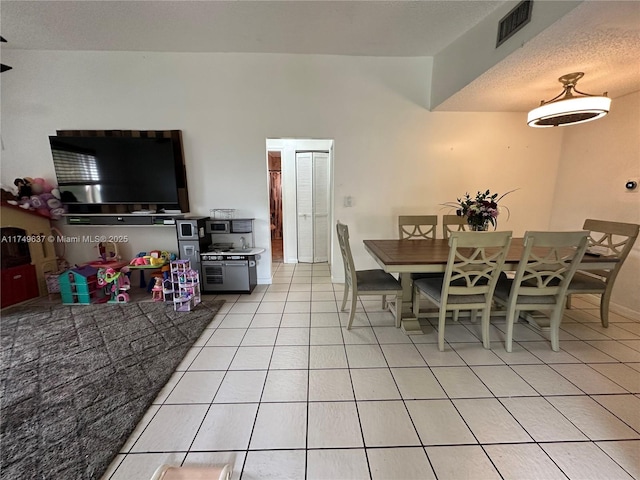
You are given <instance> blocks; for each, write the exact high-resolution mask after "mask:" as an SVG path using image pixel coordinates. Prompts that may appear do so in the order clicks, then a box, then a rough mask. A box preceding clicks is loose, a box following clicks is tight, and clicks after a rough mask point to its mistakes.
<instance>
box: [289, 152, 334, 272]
mask: <svg viewBox="0 0 640 480" xmlns="http://www.w3.org/2000/svg"><path fill="white" fill-rule="evenodd" d="M296 195H297V215H298V222H297V223H298V225H297V227H298V262H301V263H316V262H327V261H328V260H329V154H328V153H326V152H298V153H296Z"/></svg>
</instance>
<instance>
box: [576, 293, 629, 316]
mask: <svg viewBox="0 0 640 480" xmlns="http://www.w3.org/2000/svg"><path fill="white" fill-rule="evenodd" d="M583 297H587V298H588V300H587V301H589V302H590V303H593V304H594V305H595V306H596V307H598V308H599V307H600V295H591V294H589V295H583ZM609 311H611V312H613V313H617V314H618V315H622V316H623V317H627V318H630V319H632V320H637V321H639V322H640V312H638V311H636V310H632V309H631V308H629V307H625V306H624V305H620V304H619V303H613V302H609Z"/></svg>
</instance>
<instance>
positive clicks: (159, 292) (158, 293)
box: [151, 277, 164, 302]
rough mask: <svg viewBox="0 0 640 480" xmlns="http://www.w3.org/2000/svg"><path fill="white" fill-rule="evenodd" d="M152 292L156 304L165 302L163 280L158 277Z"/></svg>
mask: <svg viewBox="0 0 640 480" xmlns="http://www.w3.org/2000/svg"><path fill="white" fill-rule="evenodd" d="M151 292H152V297H151V298H152V300H153V301H154V302H162V301H164V291H163V288H162V278H160V277H156V284H155V285H154V286H153V288H152V289H151Z"/></svg>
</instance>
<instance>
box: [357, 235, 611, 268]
mask: <svg viewBox="0 0 640 480" xmlns="http://www.w3.org/2000/svg"><path fill="white" fill-rule="evenodd" d="M523 240H524V239H523V238H512V239H511V246H510V248H509V252H508V253H507V258H506V260H505V263H508V264H513V263H517V262H519V261H520V257H521V256H522V251H523V249H524V245H523ZM364 246H365V248H366V249H367V251H368V252H369V253H370V254H371V255H373V257H374V258H375V259H376V261H378V263H380V264H381V265H383V266H384V267H385V269H388V271H401V270H405V268H402V267H407V268H409V267H411V266H413V267H415V268H414V270H415V269H418V270H416V271H419V268H420V267H422V266H426V267H428V266H433V267H435V266H443V265H446V264H447V260H448V258H449V241H448V240H445V239H442V238H438V239H435V240H364ZM614 261H615V260H614ZM611 262H612V259H611V258H608V257H598V256H592V255H585V256H584V259H583V261H582V263H583V264H585V263H588V264H593V267H594V268H595V267H596V265H597V267H598V268H605V264H610V263H611ZM393 267H397V268H396V269H394V268H393ZM406 271H409V270H406Z"/></svg>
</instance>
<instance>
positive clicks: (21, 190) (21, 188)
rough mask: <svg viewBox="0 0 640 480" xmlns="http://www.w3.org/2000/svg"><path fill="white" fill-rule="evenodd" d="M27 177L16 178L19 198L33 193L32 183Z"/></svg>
mask: <svg viewBox="0 0 640 480" xmlns="http://www.w3.org/2000/svg"><path fill="white" fill-rule="evenodd" d="M28 179H29V177H27V178H16V179H15V180H14V181H13V184H14V185H15V186H16V187H18V198H24V197H30V196H31V194H32V193H33V192H32V190H31V183H30V182H29V180H28Z"/></svg>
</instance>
